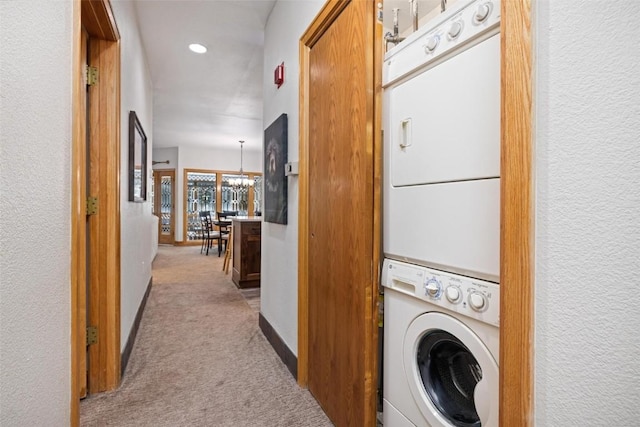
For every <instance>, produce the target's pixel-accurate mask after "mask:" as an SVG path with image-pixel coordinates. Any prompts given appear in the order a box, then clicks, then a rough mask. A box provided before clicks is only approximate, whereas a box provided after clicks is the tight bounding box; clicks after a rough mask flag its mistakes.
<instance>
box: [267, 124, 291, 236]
mask: <svg viewBox="0 0 640 427" xmlns="http://www.w3.org/2000/svg"><path fill="white" fill-rule="evenodd" d="M286 163H287V115H286V114H285V113H283V114H281V115H280V117H278V118H277V119H276V120H275V121H274V122H273V123H271V125H270V126H269V127H268V128H267V129H266V130H265V131H264V212H263V216H264V220H265V221H266V222H274V223H276V224H286V223H287V177H286V176H285V173H284V172H285V169H284V168H285V164H286Z"/></svg>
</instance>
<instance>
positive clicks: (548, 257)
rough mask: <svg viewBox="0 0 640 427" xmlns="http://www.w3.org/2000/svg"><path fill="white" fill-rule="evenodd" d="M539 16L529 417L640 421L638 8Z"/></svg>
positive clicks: (578, 6)
mask: <svg viewBox="0 0 640 427" xmlns="http://www.w3.org/2000/svg"><path fill="white" fill-rule="evenodd" d="M534 4H535V5H536V6H535V7H536V10H535V18H534V24H535V33H536V35H535V37H534V40H535V46H536V51H535V64H536V65H535V73H536V85H535V96H534V98H535V115H536V120H535V153H536V154H535V162H536V165H535V168H536V169H535V174H536V197H537V200H536V204H537V206H536V239H535V242H536V277H535V295H536V297H535V325H536V331H535V347H534V350H535V418H536V425H538V426H563V427H564V426H635V425H638V419H640V386H639V384H640V361H639V360H640V359H639V357H638V355H639V354H640V333H639V332H638V324H639V323H640V311H639V310H638V307H637V303H636V299H637V293H638V292H637V289H638V278H637V277H638V271H640V148H639V147H640V145H639V144H640V101H639V99H640V73H639V72H638V69H639V65H640V51H639V50H638V49H637V41H638V40H640V26H639V25H638V22H639V21H640V7H639V6H638V3H637V2H635V1H633V0H620V1H612V2H606V4H605V3H603V2H596V1H591V0H583V1H572V2H559V1H549V0H541V1H539V2H536V3H534Z"/></svg>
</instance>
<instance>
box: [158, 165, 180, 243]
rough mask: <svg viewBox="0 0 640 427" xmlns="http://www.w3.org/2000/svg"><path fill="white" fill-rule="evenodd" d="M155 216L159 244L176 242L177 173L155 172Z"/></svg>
mask: <svg viewBox="0 0 640 427" xmlns="http://www.w3.org/2000/svg"><path fill="white" fill-rule="evenodd" d="M153 192H154V194H153V214H154V215H156V216H157V217H158V243H160V244H167V245H173V243H174V241H175V228H176V227H175V200H176V196H175V194H176V171H175V170H173V169H172V170H161V169H160V170H155V171H153Z"/></svg>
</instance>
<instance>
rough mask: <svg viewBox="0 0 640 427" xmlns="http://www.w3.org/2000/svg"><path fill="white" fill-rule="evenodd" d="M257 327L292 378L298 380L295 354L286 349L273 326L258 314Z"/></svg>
mask: <svg viewBox="0 0 640 427" xmlns="http://www.w3.org/2000/svg"><path fill="white" fill-rule="evenodd" d="M258 325H259V326H260V330H261V331H262V333H263V334H264V336H265V337H266V338H267V341H269V344H271V346H272V347H273V349H274V350H275V351H276V354H277V355H278V356H279V357H280V360H282V363H284V364H285V366H286V367H287V369H289V372H291V375H293V378H295V379H296V380H297V379H298V358H297V357H296V355H295V354H293V352H292V351H291V350H290V349H289V347H287V344H285V342H284V341H283V340H282V338H281V337H280V335H278V333H277V332H276V330H275V329H273V326H271V324H270V323H269V321H268V320H267V319H265V317H264V316H263V315H262V313H260V316H259V317H258Z"/></svg>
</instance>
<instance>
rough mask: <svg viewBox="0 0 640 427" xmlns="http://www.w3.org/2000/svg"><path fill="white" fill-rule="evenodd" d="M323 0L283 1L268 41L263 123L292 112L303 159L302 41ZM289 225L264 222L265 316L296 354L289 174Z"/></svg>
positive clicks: (292, 183) (292, 182)
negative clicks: (281, 73) (279, 72)
mask: <svg viewBox="0 0 640 427" xmlns="http://www.w3.org/2000/svg"><path fill="white" fill-rule="evenodd" d="M323 4H324V1H321V0H313V1H304V2H297V1H278V2H277V3H276V5H275V7H274V8H273V11H272V12H271V15H270V16H269V21H268V22H267V27H266V29H265V43H264V48H265V50H264V89H263V95H264V110H263V114H264V120H263V122H264V127H265V128H266V127H268V126H269V125H270V124H271V123H272V122H273V121H274V120H275V119H277V118H278V117H279V116H280V114H282V113H287V116H288V117H287V119H288V123H289V130H288V132H289V133H288V138H289V139H288V148H289V153H288V158H289V161H290V162H291V161H297V160H298V94H299V91H298V74H299V69H300V67H299V62H298V61H299V58H298V56H299V55H298V41H299V40H300V36H301V35H302V33H304V31H305V30H306V28H307V27H308V26H309V24H310V23H311V21H312V20H313V18H314V17H315V15H316V14H317V13H318V11H319V10H320V8H321V7H322V5H323ZM283 61H284V65H285V83H284V85H282V86H281V87H280V89H277V87H276V86H275V85H274V84H273V70H274V69H275V68H276V66H277V65H278V64H280V63H282V62H283ZM288 209H289V212H288V224H287V225H280V224H272V223H269V222H265V223H263V224H262V266H261V270H260V279H261V282H260V286H261V288H262V292H261V307H260V310H261V312H262V315H263V316H264V317H265V318H266V319H267V320H268V321H269V323H270V324H271V326H273V327H274V329H275V330H276V332H277V333H278V334H279V335H280V337H281V338H282V339H283V340H284V342H285V343H286V344H287V345H288V346H289V348H290V349H291V351H293V353H295V354H297V353H298V178H297V177H289V194H288Z"/></svg>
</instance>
